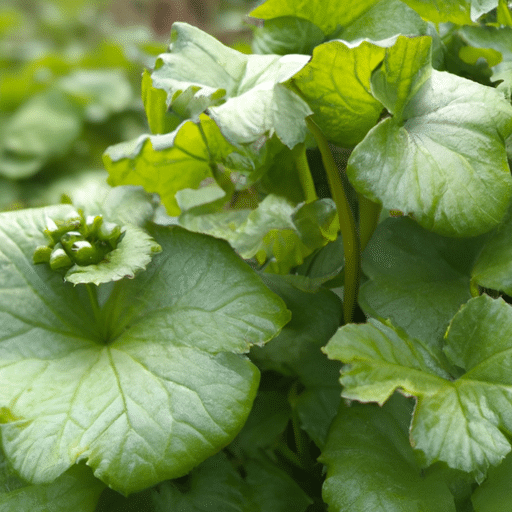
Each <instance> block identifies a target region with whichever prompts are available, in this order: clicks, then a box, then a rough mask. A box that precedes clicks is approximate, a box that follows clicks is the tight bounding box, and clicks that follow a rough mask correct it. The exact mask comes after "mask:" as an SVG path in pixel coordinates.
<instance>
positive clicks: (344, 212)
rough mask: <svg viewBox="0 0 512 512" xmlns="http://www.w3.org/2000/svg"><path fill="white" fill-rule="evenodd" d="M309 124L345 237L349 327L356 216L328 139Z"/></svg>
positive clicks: (355, 277)
mask: <svg viewBox="0 0 512 512" xmlns="http://www.w3.org/2000/svg"><path fill="white" fill-rule="evenodd" d="M306 123H307V125H308V128H309V129H310V131H311V133H312V134H313V136H314V137H315V140H316V143H317V144H318V149H319V150H320V154H321V155H322V162H323V164H324V167H325V172H326V174H327V180H328V182H329V188H330V189H331V195H332V198H333V200H334V202H335V203H336V209H337V210H338V217H339V221H340V229H341V236H342V237H343V251H344V253H345V293H344V297H343V319H344V323H346V324H348V323H349V322H351V321H352V316H353V314H354V310H355V307H356V303H357V294H358V290H359V277H360V270H359V267H360V252H359V237H358V234H357V230H356V224H355V221H354V216H353V215H352V211H351V210H350V205H349V204H348V200H347V196H346V195H345V190H344V188H343V183H342V181H341V177H340V175H339V174H338V167H337V166H336V162H335V161H334V158H333V156H332V153H331V150H330V148H329V144H328V142H327V139H326V138H325V136H324V134H323V133H322V131H321V130H320V128H318V126H317V125H316V124H315V123H314V122H313V120H312V119H311V118H310V117H308V118H306Z"/></svg>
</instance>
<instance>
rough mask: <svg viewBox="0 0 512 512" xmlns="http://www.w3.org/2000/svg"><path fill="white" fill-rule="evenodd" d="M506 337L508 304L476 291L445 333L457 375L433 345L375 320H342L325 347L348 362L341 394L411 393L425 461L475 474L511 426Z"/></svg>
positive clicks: (366, 397)
mask: <svg viewBox="0 0 512 512" xmlns="http://www.w3.org/2000/svg"><path fill="white" fill-rule="evenodd" d="M511 339H512V308H511V307H510V306H509V305H508V304H506V303H505V302H504V301H503V300H502V299H497V300H493V299H491V298H490V297H488V296H486V295H482V296H479V297H477V298H474V299H471V300H470V301H469V302H468V303H467V304H466V305H465V306H463V307H462V308H461V309H460V311H459V312H458V313H457V314H456V315H455V316H454V318H453V320H452V322H451V324H450V327H449V330H448V332H447V335H446V347H445V353H446V356H447V357H448V359H449V361H450V362H451V363H452V364H453V365H455V367H458V368H460V369H461V371H462V372H463V373H462V375H460V377H458V378H457V379H454V378H453V377H451V376H450V375H449V374H447V373H446V371H445V370H443V367H442V365H441V364H440V360H441V358H440V356H439V354H438V353H437V354H436V353H435V351H434V350H432V349H431V350H429V351H427V350H426V348H425V346H423V344H421V343H420V342H419V341H418V340H414V339H411V338H409V337H408V336H407V335H406V334H405V333H403V332H401V331H399V330H397V329H394V328H392V327H391V326H390V325H389V324H386V325H385V324H381V323H379V322H376V321H370V323H368V324H364V325H346V326H344V327H342V328H341V329H340V330H339V331H338V333H337V334H335V336H334V337H333V339H332V340H331V341H330V342H329V343H328V344H327V346H326V352H327V354H328V356H329V357H330V358H334V359H339V360H341V361H343V362H344V363H346V364H347V366H346V367H345V369H344V371H343V375H342V377H341V380H340V382H341V383H342V384H343V386H344V389H343V393H342V395H343V396H345V397H346V398H350V399H354V400H360V401H364V402H369V401H371V402H373V401H375V402H379V403H381V404H382V403H383V402H385V401H386V400H387V399H388V397H389V396H390V395H391V394H392V392H393V391H394V390H396V389H400V390H402V392H403V393H404V394H405V395H408V396H416V397H417V405H416V408H415V411H414V417H413V421H412V427H411V443H412V445H413V447H415V448H417V449H419V450H421V452H422V453H423V456H424V459H425V462H426V463H427V464H431V463H433V462H435V461H439V460H441V461H445V462H446V463H447V464H448V465H449V466H450V467H452V468H456V469H460V470H462V471H466V472H471V473H472V474H473V475H474V476H475V477H476V479H477V481H479V482H481V481H482V480H483V479H484V478H485V475H486V473H487V470H488V468H489V466H494V465H497V464H499V463H500V462H501V460H502V459H503V458H504V457H505V455H506V454H507V453H509V452H510V449H511V447H510V442H509V440H508V439H507V438H506V437H505V435H504V434H503V432H507V431H510V429H511V428H512V422H511V419H510V416H509V415H508V413H507V411H508V410H509V409H510V405H511V401H510V394H509V392H508V389H509V387H510V385H511V383H512V379H511V377H510V375H511V362H510V357H509V355H508V354H509V352H510V351H511V346H512V345H511ZM498 360H499V364H496V361H498Z"/></svg>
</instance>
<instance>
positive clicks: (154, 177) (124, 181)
mask: <svg viewBox="0 0 512 512" xmlns="http://www.w3.org/2000/svg"><path fill="white" fill-rule="evenodd" d="M236 151H242V153H243V150H240V149H238V148H235V147H234V146H232V145H231V144H229V143H228V142H227V141H226V140H225V139H224V137H223V136H222V134H221V133H220V131H219V128H218V127H217V125H216V124H215V122H214V121H212V120H211V119H209V118H208V117H206V116H201V119H200V121H199V122H198V123H197V124H196V123H194V122H192V121H186V122H184V123H183V124H182V125H180V126H179V127H178V128H177V129H176V130H175V131H174V132H171V133H167V134H165V135H141V136H140V137H139V138H138V139H136V140H135V141H131V142H123V143H120V144H117V145H115V146H111V147H109V148H108V149H107V151H106V152H105V154H104V162H105V166H106V168H107V170H108V171H109V174H110V177H109V183H110V184H111V185H142V186H143V187H144V188H145V190H147V191H148V192H157V193H158V194H159V195H160V198H161V200H162V203H163V204H164V206H165V207H166V209H167V213H169V215H179V213H180V209H179V207H178V203H177V202H176V197H175V195H176V192H178V191H179V190H182V189H185V188H193V189H194V188H198V187H199V185H200V183H201V182H202V180H203V179H205V178H207V177H213V175H212V166H213V165H215V164H216V163H222V162H224V163H225V164H226V165H227V164H228V157H229V156H232V153H234V152H236ZM243 156H244V155H243V154H242V157H243Z"/></svg>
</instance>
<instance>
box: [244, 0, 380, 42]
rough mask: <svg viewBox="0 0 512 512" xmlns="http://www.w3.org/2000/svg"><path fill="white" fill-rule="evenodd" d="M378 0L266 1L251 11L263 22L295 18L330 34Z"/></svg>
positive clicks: (357, 16) (356, 17) (351, 21)
mask: <svg viewBox="0 0 512 512" xmlns="http://www.w3.org/2000/svg"><path fill="white" fill-rule="evenodd" d="M378 2H379V0H363V1H357V0H348V1H347V2H343V3H337V2H331V3H329V4H327V5H326V4H325V3H324V2H321V1H320V0H314V1H311V2H296V1H295V0H267V1H266V2H264V3H263V4H261V5H259V6H258V7H256V9H254V10H253V11H251V13H250V15H251V16H253V17H254V18H261V19H264V20H268V19H272V18H280V17H282V16H295V17H297V18H302V19H305V20H308V21H310V22H311V23H314V24H315V25H316V26H317V27H319V28H320V29H321V30H322V31H323V33H324V34H326V35H327V34H331V33H332V32H334V30H335V29H336V28H337V27H338V26H342V27H344V26H347V25H350V24H351V23H353V22H354V21H355V20H357V19H358V18H359V17H360V16H362V15H363V14H364V13H365V12H366V11H368V10H369V9H371V8H372V7H373V6H374V5H375V4H376V3H378Z"/></svg>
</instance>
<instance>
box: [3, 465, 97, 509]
mask: <svg viewBox="0 0 512 512" xmlns="http://www.w3.org/2000/svg"><path fill="white" fill-rule="evenodd" d="M4 474H5V473H4ZM2 476H4V475H2ZM14 479H15V477H11V478H10V480H9V483H8V485H9V486H15V488H11V489H9V488H8V487H7V486H6V485H5V484H6V483H7V482H6V480H5V479H3V481H2V486H3V487H4V489H5V490H4V492H2V493H0V512H12V511H13V510H15V511H16V512H47V511H49V510H58V511H59V512H94V510H96V505H97V503H98V500H99V497H100V494H101V492H102V491H103V489H104V488H105V484H103V483H102V482H100V481H99V480H98V479H96V478H94V477H93V476H92V472H91V470H90V469H89V468H87V467H85V465H82V464H80V465H76V466H73V467H71V468H70V469H69V470H68V471H66V472H65V473H63V474H62V475H61V476H59V477H58V478H57V479H56V480H55V481H53V482H52V483H49V484H46V485H44V484H40V485H27V484H25V483H23V482H21V481H18V482H17V483H15V482H14V481H13V480H14ZM6 487H7V488H6Z"/></svg>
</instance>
